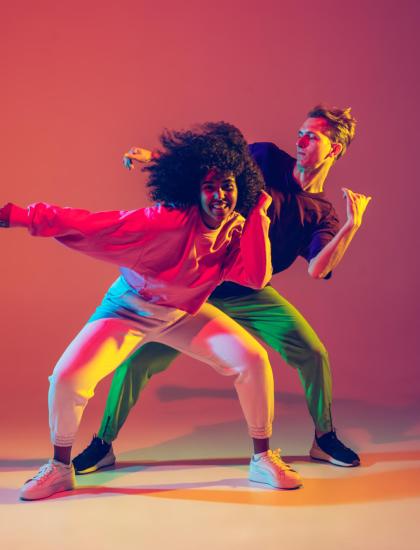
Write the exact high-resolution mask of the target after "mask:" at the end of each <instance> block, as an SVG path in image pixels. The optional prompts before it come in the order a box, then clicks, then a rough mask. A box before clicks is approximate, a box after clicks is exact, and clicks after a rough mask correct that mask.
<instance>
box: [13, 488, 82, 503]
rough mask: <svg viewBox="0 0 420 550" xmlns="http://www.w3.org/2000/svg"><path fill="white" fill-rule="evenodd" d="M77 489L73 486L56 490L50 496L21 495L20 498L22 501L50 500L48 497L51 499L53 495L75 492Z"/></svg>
mask: <svg viewBox="0 0 420 550" xmlns="http://www.w3.org/2000/svg"><path fill="white" fill-rule="evenodd" d="M75 488H76V487H75V486H74V485H73V486H72V487H60V486H59V487H58V488H57V489H54V491H52V492H51V493H48V495H43V494H42V493H41V495H39V494H38V495H37V494H36V493H34V494H33V495H29V496H24V495H20V496H19V498H20V500H42V499H44V498H48V497H51V496H52V495H57V494H58V493H65V492H66V491H73V490H74V489H75Z"/></svg>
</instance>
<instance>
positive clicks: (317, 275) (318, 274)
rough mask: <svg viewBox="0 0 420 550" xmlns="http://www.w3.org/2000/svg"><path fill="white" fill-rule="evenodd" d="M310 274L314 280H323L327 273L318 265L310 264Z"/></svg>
mask: <svg viewBox="0 0 420 550" xmlns="http://www.w3.org/2000/svg"><path fill="white" fill-rule="evenodd" d="M308 273H309V275H310V277H312V279H323V278H324V277H325V275H326V274H327V273H324V272H323V271H321V270H320V269H319V268H318V267H317V265H316V264H313V263H310V264H309V267H308Z"/></svg>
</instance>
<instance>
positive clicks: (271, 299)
mask: <svg viewBox="0 0 420 550" xmlns="http://www.w3.org/2000/svg"><path fill="white" fill-rule="evenodd" d="M212 304H214V305H215V306H217V307H218V308H220V309H221V310H222V311H223V312H225V313H226V314H227V315H229V317H231V318H232V319H234V320H235V321H236V322H237V323H239V324H240V325H241V326H243V327H244V328H246V329H247V330H249V331H250V332H251V333H252V334H254V335H255V336H258V337H259V338H261V340H263V341H264V342H265V343H266V344H268V345H269V346H271V347H272V348H274V349H275V350H276V351H279V352H280V353H283V352H284V350H285V348H287V347H288V346H298V347H302V348H312V347H314V346H318V343H319V338H318V336H317V334H316V333H315V331H314V330H313V328H312V327H311V326H310V324H309V323H308V321H307V320H306V319H305V318H304V317H303V315H302V314H301V313H300V312H299V311H298V310H297V309H296V308H295V307H294V306H293V305H292V304H291V303H290V302H288V301H287V300H286V299H285V298H283V296H281V295H280V294H279V293H278V292H277V291H276V290H275V289H274V288H273V287H271V286H268V287H266V288H264V289H262V290H260V291H257V292H253V293H251V294H248V295H246V296H240V297H232V298H224V299H212Z"/></svg>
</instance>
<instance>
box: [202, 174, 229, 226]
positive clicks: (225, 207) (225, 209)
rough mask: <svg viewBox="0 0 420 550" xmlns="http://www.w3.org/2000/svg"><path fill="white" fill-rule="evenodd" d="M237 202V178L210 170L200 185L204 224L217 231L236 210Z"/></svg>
mask: <svg viewBox="0 0 420 550" xmlns="http://www.w3.org/2000/svg"><path fill="white" fill-rule="evenodd" d="M237 201H238V186H237V184H236V180H235V176H234V175H233V174H232V173H223V172H219V171H218V170H216V169H212V170H210V171H209V172H208V173H207V174H206V176H205V177H204V178H203V181H202V182H201V184H200V211H201V217H202V219H203V221H204V223H205V224H206V225H207V226H208V227H211V228H213V229H216V228H217V227H219V226H220V224H221V223H222V221H223V220H225V219H226V218H227V217H228V216H229V215H230V214H231V213H232V212H233V211H234V210H235V207H236V203H237Z"/></svg>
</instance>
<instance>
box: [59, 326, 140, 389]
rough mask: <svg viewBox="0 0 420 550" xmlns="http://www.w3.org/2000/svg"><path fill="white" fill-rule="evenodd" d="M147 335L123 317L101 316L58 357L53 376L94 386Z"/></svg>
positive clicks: (86, 327) (79, 384)
mask: <svg viewBox="0 0 420 550" xmlns="http://www.w3.org/2000/svg"><path fill="white" fill-rule="evenodd" d="M144 338H145V334H144V333H143V332H142V331H141V330H140V329H139V327H138V326H135V325H134V324H133V323H130V322H129V321H126V320H123V319H116V318H113V319H106V318H105V319H98V320H96V321H91V322H89V323H88V324H87V325H85V326H84V327H83V329H82V330H81V331H80V332H79V334H78V335H77V336H76V338H75V339H74V340H73V341H72V342H71V344H70V345H69V346H68V348H67V349H66V351H65V352H64V353H63V355H62V356H61V358H60V359H59V361H58V363H57V365H56V367H55V369H54V372H53V375H52V376H53V379H61V380H63V379H65V380H70V379H71V381H72V382H73V383H74V384H75V385H76V386H85V387H94V386H95V385H96V384H97V383H98V382H99V381H100V380H101V379H102V378H104V377H105V376H107V375H108V374H109V373H111V372H112V371H114V370H115V369H116V368H117V367H118V365H119V364H120V363H122V362H123V361H124V360H125V359H126V358H127V357H128V356H129V355H130V354H131V353H132V352H133V350H135V349H136V348H137V347H138V346H140V345H141V343H142V341H143V340H144Z"/></svg>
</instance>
